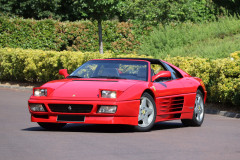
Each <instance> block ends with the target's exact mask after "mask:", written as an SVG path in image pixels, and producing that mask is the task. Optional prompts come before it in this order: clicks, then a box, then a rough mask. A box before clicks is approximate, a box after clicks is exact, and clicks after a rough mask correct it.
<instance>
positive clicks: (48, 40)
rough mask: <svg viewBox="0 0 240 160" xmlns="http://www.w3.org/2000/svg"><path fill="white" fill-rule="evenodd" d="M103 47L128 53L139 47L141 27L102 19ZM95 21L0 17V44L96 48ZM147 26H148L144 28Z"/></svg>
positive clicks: (75, 49) (58, 48)
mask: <svg viewBox="0 0 240 160" xmlns="http://www.w3.org/2000/svg"><path fill="white" fill-rule="evenodd" d="M102 25H103V43H104V50H111V51H113V52H117V53H130V52H133V51H134V50H136V49H137V48H139V46H140V42H139V40H140V39H141V37H142V31H141V30H140V29H139V27H138V26H137V25H133V24H132V23H130V22H121V23H119V22H118V21H104V22H103V23H102ZM97 28H98V27H97V22H96V21H94V22H91V21H80V22H59V21H54V20H50V19H47V20H40V21H36V20H29V19H28V20H26V19H19V18H12V19H9V18H7V17H0V47H10V48H23V49H41V50H56V51H63V50H69V51H82V52H86V51H91V52H94V51H98V29H97ZM146 30H147V29H146Z"/></svg>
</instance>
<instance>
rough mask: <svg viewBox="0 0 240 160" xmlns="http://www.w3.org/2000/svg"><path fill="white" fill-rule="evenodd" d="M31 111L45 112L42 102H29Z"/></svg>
mask: <svg viewBox="0 0 240 160" xmlns="http://www.w3.org/2000/svg"><path fill="white" fill-rule="evenodd" d="M29 106H30V109H31V111H33V112H46V110H45V108H44V106H43V104H35V103H31V104H29Z"/></svg>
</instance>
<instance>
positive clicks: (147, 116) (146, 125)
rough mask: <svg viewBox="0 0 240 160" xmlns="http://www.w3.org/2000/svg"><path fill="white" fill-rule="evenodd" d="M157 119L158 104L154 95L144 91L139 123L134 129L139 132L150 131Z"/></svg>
mask: <svg viewBox="0 0 240 160" xmlns="http://www.w3.org/2000/svg"><path fill="white" fill-rule="evenodd" d="M155 120H156V105H155V102H154V99H153V97H152V96H151V95H150V94H148V93H146V92H145V93H143V95H142V97H141V102H140V106H139V114H138V125H137V126H134V129H135V130H136V131H139V132H146V131H149V130H150V129H151V128H152V127H153V125H154V123H155Z"/></svg>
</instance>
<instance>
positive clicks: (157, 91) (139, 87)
mask: <svg viewBox="0 0 240 160" xmlns="http://www.w3.org/2000/svg"><path fill="white" fill-rule="evenodd" d="M165 63H167V62H165ZM167 64H168V65H170V66H171V67H173V68H175V69H176V70H178V71H179V72H180V73H181V74H182V76H183V78H180V79H175V80H170V81H165V82H161V83H157V82H152V81H151V76H150V75H151V68H150V67H149V68H148V71H149V72H148V73H149V75H148V76H149V78H148V81H140V80H124V79H93V78H90V79H77V78H71V79H62V80H55V81H51V82H48V83H46V84H44V85H42V86H41V87H39V88H43V89H49V88H50V90H49V91H50V92H49V93H48V95H47V96H46V97H36V96H33V95H32V96H31V97H30V99H29V100H28V103H29V104H31V103H37V104H44V105H45V108H46V109H47V112H33V111H31V110H30V107H29V111H30V113H31V120H32V122H53V123H87V124H128V125H138V113H139V105H140V98H141V96H142V94H143V93H144V92H145V91H147V92H149V93H151V94H152V95H153V98H154V100H155V103H156V109H157V118H156V122H158V121H165V120H173V119H191V118H192V116H193V110H194V104H195V96H196V91H197V89H199V88H201V89H202V90H203V92H204V100H206V89H205V86H204V84H203V82H202V81H201V79H199V78H193V77H191V76H190V75H189V74H187V73H185V72H184V71H182V70H180V69H179V68H177V67H175V66H173V65H171V64H169V63H167ZM149 66H150V65H149ZM101 90H113V91H116V92H117V98H113V99H110V98H101V97H100V91H101ZM49 104H84V105H93V108H92V110H91V112H90V113H62V112H52V111H51V109H50V108H49ZM100 105H116V106H117V111H116V113H114V114H103V113H97V111H98V107H99V106H100ZM58 115H83V116H84V117H85V120H84V122H73V121H58V120H57V116H58Z"/></svg>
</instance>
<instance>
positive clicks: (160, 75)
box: [152, 71, 171, 82]
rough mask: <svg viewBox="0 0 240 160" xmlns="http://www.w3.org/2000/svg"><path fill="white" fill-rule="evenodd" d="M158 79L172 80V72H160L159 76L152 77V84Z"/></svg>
mask: <svg viewBox="0 0 240 160" xmlns="http://www.w3.org/2000/svg"><path fill="white" fill-rule="evenodd" d="M158 78H171V72H170V71H160V72H158V74H156V75H154V76H152V82H154V81H155V80H156V79H158Z"/></svg>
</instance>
